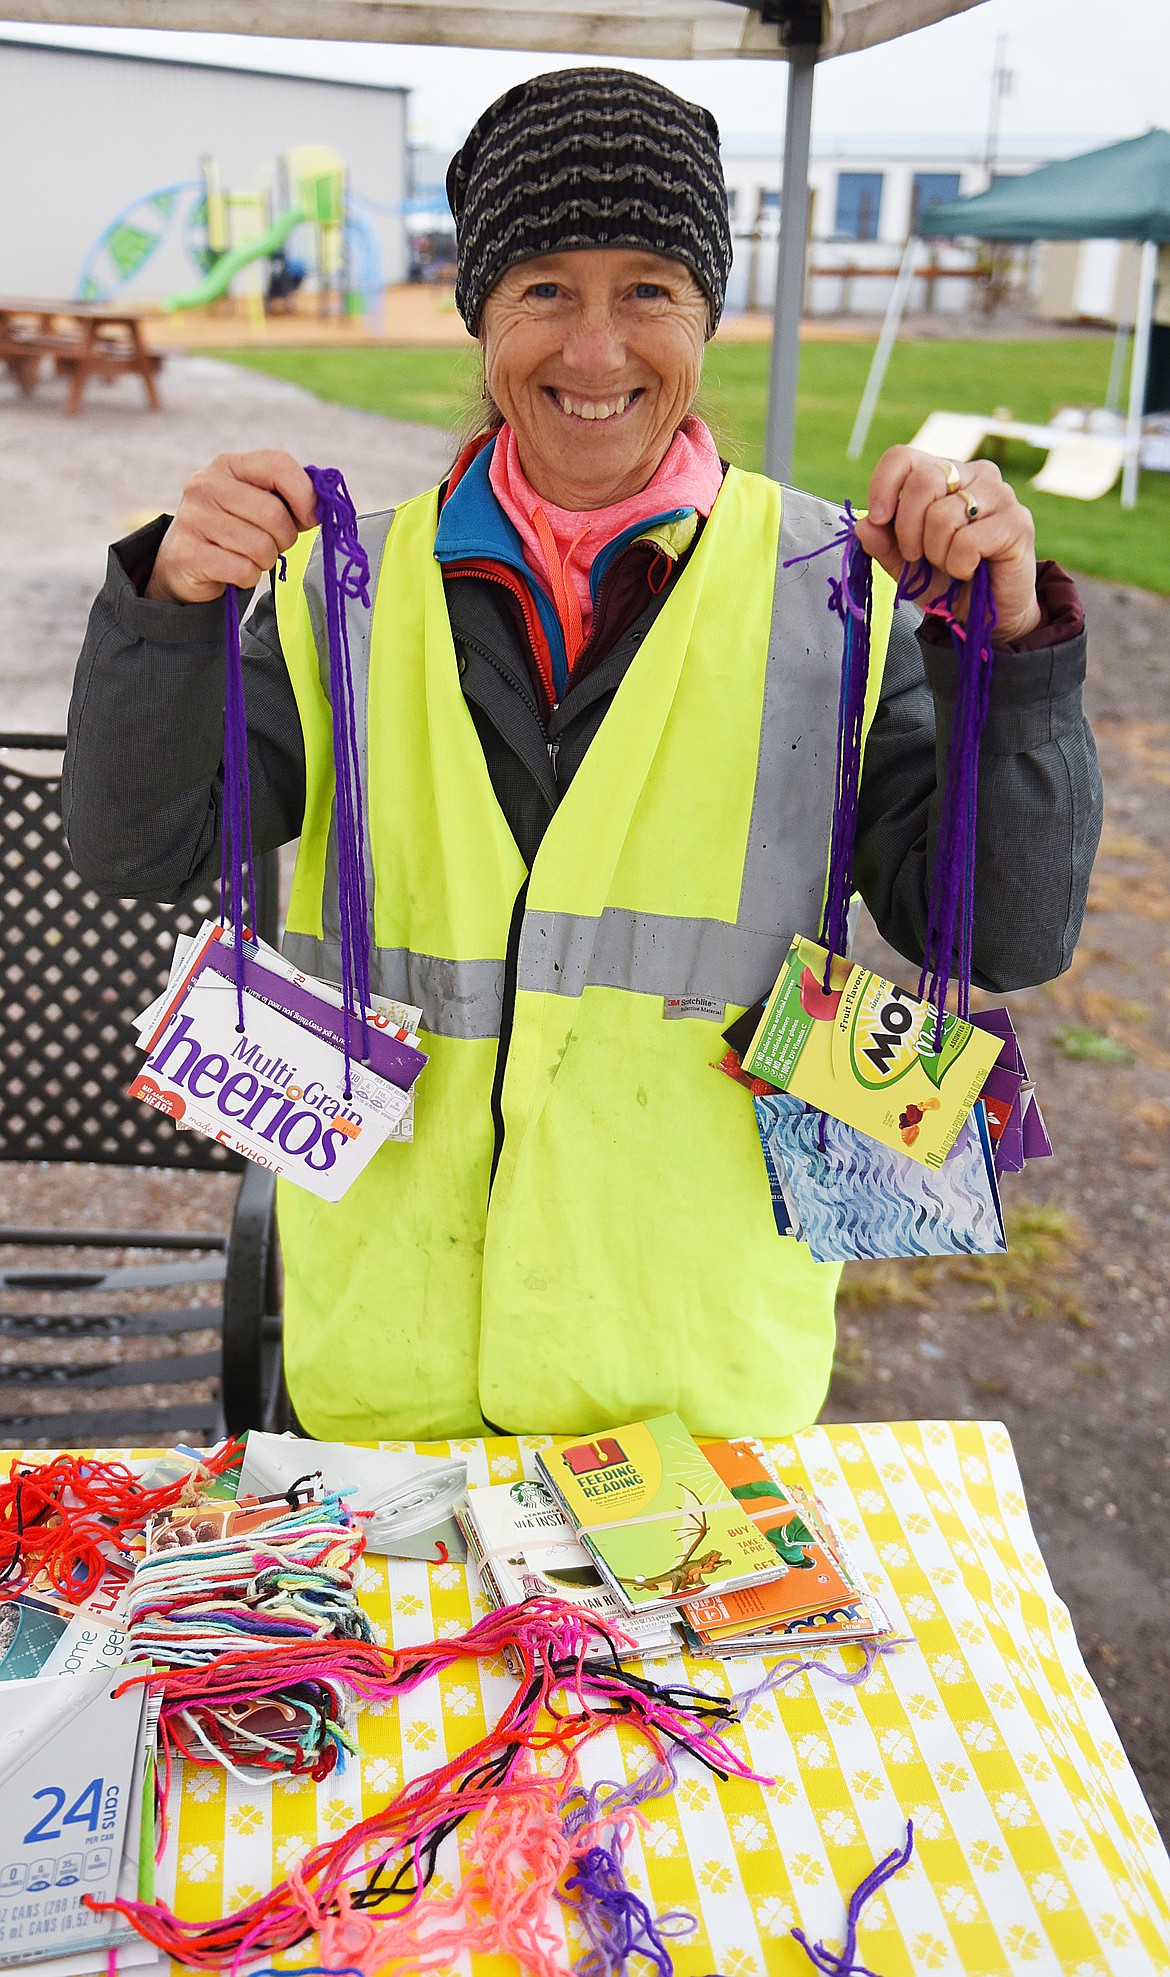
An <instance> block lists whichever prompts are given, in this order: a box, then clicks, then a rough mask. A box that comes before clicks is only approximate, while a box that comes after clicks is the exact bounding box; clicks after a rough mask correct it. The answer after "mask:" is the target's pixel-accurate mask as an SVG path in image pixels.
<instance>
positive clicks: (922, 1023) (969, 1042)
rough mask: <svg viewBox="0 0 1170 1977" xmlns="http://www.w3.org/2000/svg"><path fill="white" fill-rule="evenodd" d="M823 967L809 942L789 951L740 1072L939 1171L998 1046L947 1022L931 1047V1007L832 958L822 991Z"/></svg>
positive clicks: (822, 955)
mask: <svg viewBox="0 0 1170 1977" xmlns="http://www.w3.org/2000/svg"><path fill="white" fill-rule="evenodd" d="M828 960H829V956H828V953H827V952H826V950H825V949H824V948H823V947H819V946H818V945H817V944H816V942H815V941H811V940H802V939H800V938H797V939H796V940H794V941H793V943H792V946H791V947H790V948H789V950H788V953H787V955H786V956H785V960H784V965H783V967H782V968H781V970H780V974H779V976H778V978H777V982H776V986H775V988H774V989H773V990H772V993H771V995H770V996H769V998H768V1002H767V1005H766V1007H765V1009H764V1014H763V1016H762V1018H761V1020H760V1025H759V1028H758V1029H757V1031H756V1034H755V1036H754V1037H753V1039H752V1043H751V1047H750V1049H749V1050H748V1053H747V1055H746V1057H745V1058H744V1060H743V1068H744V1070H745V1071H747V1072H748V1073H749V1075H750V1076H752V1077H756V1078H763V1079H765V1080H766V1081H767V1083H768V1084H770V1085H775V1086H776V1087H777V1089H778V1090H780V1091H789V1092H791V1093H792V1094H793V1096H794V1097H796V1098H800V1099H803V1100H804V1102H805V1104H806V1105H815V1106H817V1107H818V1108H819V1109H820V1110H821V1111H822V1112H827V1113H829V1114H830V1116H831V1117H832V1118H834V1119H840V1120H842V1121H843V1122H844V1124H845V1125H847V1126H854V1127H856V1129H857V1130H858V1131H859V1132H862V1133H868V1134H869V1136H870V1138H871V1139H875V1140H879V1141H880V1142H881V1143H882V1145H883V1146H892V1147H895V1148H896V1149H897V1150H898V1151H899V1152H901V1153H908V1154H909V1155H910V1158H911V1159H912V1160H920V1161H922V1163H923V1164H924V1166H927V1167H940V1166H941V1165H942V1163H943V1161H944V1160H945V1159H946V1157H947V1154H948V1153H949V1152H950V1150H951V1148H952V1147H953V1146H954V1143H955V1140H956V1138H957V1137H958V1133H959V1129H960V1127H961V1126H962V1124H963V1121H964V1120H965V1119H966V1118H967V1117H968V1115H969V1113H970V1111H971V1107H972V1106H973V1105H974V1103H975V1101H976V1099H977V1098H978V1097H979V1094H980V1092H981V1091H982V1089H983V1086H984V1084H985V1083H986V1080H987V1075H988V1073H989V1072H990V1070H991V1068H992V1065H993V1064H994V1063H995V1061H996V1059H997V1057H998V1056H999V1053H1000V1051H1001V1050H1002V1048H1003V1040H1002V1039H1001V1038H999V1037H994V1036H989V1035H988V1034H987V1032H986V1031H985V1030H977V1029H975V1028H974V1026H973V1025H972V1024H970V1023H966V1022H964V1021H963V1020H962V1019H961V1018H960V1017H958V1016H951V1015H946V1016H944V1017H943V1025H942V1037H941V1039H939V1037H938V1017H937V1013H936V1011H935V1009H934V1006H933V1004H931V1003H929V1002H923V1001H921V1000H920V998H919V997H918V996H916V995H911V994H910V992H909V990H908V989H903V988H898V987H897V985H896V984H895V983H893V982H888V981H886V980H885V978H884V977H883V976H881V975H875V974H874V973H873V971H872V970H871V969H869V968H862V967H860V966H855V965H854V964H853V963H851V962H849V961H844V960H842V959H840V957H839V956H834V957H833V964H832V969H831V971H830V974H829V986H828V988H827V989H826V987H825V970H826V966H827V964H828ZM936 1044H937V1048H936Z"/></svg>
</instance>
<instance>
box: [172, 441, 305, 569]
mask: <svg viewBox="0 0 1170 1977" xmlns="http://www.w3.org/2000/svg"><path fill="white" fill-rule="evenodd" d="M316 525H317V497H316V494H315V493H314V491H313V483H312V481H311V480H310V479H309V476H308V474H307V473H306V472H305V470H304V468H303V467H302V466H300V465H299V463H298V462H297V461H296V460H294V459H293V457H292V454H291V453H279V452H276V451H272V450H268V449H264V450H261V451H258V452H256V453H219V454H217V455H216V457H215V459H214V460H213V461H212V462H211V465H210V466H209V467H202V468H200V470H199V472H198V473H197V474H193V475H192V477H191V479H190V480H189V481H188V482H187V485H186V487H185V488H184V489H183V499H182V501H181V502H180V503H179V512H178V514H177V515H176V516H175V519H174V521H173V522H172V523H171V525H170V528H169V529H168V530H167V532H166V534H165V535H164V537H163V539H162V542H161V543H160V545H159V551H158V555H157V556H156V557H155V561H154V569H153V570H152V571H151V575H150V581H149V583H148V584H147V586H146V595H147V597H153V598H157V599H159V600H160V601H162V602H164V603H168V604H206V603H207V602H208V601H209V600H210V599H211V598H215V597H222V596H223V593H224V591H225V590H226V588H227V586H228V584H234V585H235V586H236V588H237V589H238V590H251V589H253V588H254V586H255V585H256V584H258V583H259V582H260V579H261V578H262V577H263V576H264V574H265V572H266V571H268V570H271V569H272V567H273V565H274V564H275V562H276V559H277V557H278V556H281V555H283V554H284V552H285V550H287V549H291V548H292V546H293V543H294V542H295V541H296V539H297V537H298V535H300V533H301V531H302V530H303V529H311V528H315V527H316Z"/></svg>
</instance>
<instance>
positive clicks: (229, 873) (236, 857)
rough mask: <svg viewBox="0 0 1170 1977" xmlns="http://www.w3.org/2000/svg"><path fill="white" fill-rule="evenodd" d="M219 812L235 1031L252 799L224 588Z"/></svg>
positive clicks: (231, 599) (252, 911)
mask: <svg viewBox="0 0 1170 1977" xmlns="http://www.w3.org/2000/svg"><path fill="white" fill-rule="evenodd" d="M223 642H224V658H225V663H224V695H223V812H222V815H221V818H220V840H219V844H220V849H219V917H220V919H221V920H222V921H223V924H224V926H225V927H226V926H227V925H228V923H229V921H230V924H231V929H232V948H233V956H234V961H235V975H236V1028H237V1029H238V1030H241V1031H242V1030H243V1027H244V873H245V871H246V872H247V875H248V918H249V924H250V929H251V931H252V932H253V933H254V932H255V927H256V892H255V885H254V881H253V877H252V799H251V790H250V788H249V784H248V718H247V711H246V709H245V706H244V667H243V661H242V660H241V658H240V600H239V598H238V597H237V596H236V593H235V590H234V589H233V587H232V585H231V584H229V585H228V587H227V589H226V590H225V591H224V594H223Z"/></svg>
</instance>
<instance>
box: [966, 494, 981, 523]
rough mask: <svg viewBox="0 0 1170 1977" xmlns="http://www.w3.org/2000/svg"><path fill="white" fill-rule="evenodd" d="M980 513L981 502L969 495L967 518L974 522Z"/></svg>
mask: <svg viewBox="0 0 1170 1977" xmlns="http://www.w3.org/2000/svg"><path fill="white" fill-rule="evenodd" d="M978 513H979V503H978V502H977V501H975V500H973V499H972V497H971V496H970V495H968V497H967V520H968V521H969V522H973V521H974V520H975V517H976V516H977V515H978Z"/></svg>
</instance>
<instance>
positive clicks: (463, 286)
mask: <svg viewBox="0 0 1170 1977" xmlns="http://www.w3.org/2000/svg"><path fill="white" fill-rule="evenodd" d="M447 198H448V200H449V201H450V205H451V211H452V213H453V214H454V215H455V231H456V237H457V241H458V271H457V273H456V277H455V301H456V304H457V306H458V309H459V313H460V315H461V316H462V317H463V320H464V322H465V323H466V324H467V327H468V329H469V330H470V331H471V332H472V334H473V335H476V334H478V331H479V320H480V314H481V312H482V309H483V305H484V301H485V299H486V297H487V295H488V293H489V292H490V290H491V289H492V288H493V286H494V285H495V283H496V282H497V281H498V280H499V278H500V276H501V275H502V274H504V273H505V272H506V270H507V269H508V268H514V267H515V266H516V265H517V263H518V262H520V261H530V260H532V259H533V258H534V257H535V256H536V255H538V254H559V253H564V252H566V251H567V250H569V249H573V248H583V247H641V248H643V249H645V250H646V251H647V252H648V253H651V254H663V255H665V256H666V257H667V258H668V259H669V260H672V261H682V262H684V263H685V264H686V266H687V267H688V268H690V269H691V270H692V272H693V273H694V274H695V275H696V276H697V277H698V279H699V281H700V282H701V284H702V286H703V288H704V289H705V291H706V295H707V301H708V305H709V312H710V332H711V334H712V335H713V334H714V332H715V327H716V325H717V323H718V321H719V317H720V315H721V313H722V310H723V298H724V294H725V292H726V289H727V277H728V275H729V273H730V271H731V226H730V222H729V220H728V216H727V192H726V189H725V186H724V179H723V169H722V166H721V164H720V161H719V126H718V124H717V123H716V122H715V119H714V117H713V116H712V115H711V113H710V111H709V110H704V109H702V108H701V107H700V105H699V104H697V103H687V102H685V101H684V99H683V98H682V97H681V96H676V95H675V94H674V91H673V90H671V89H664V88H663V86H662V84H661V83H658V82H652V81H651V80H650V78H649V76H643V75H632V74H630V73H629V72H628V71H626V70H624V69H554V70H553V71H552V72H551V73H550V74H549V75H543V76H535V77H534V78H533V79H532V80H531V81H530V82H522V83H518V84H517V85H516V87H515V88H514V89H509V90H507V91H506V92H505V94H504V95H503V96H501V97H499V98H497V100H496V102H494V103H493V104H492V105H491V106H490V108H489V109H487V110H485V111H484V113H483V115H482V117H480V119H479V121H478V123H477V124H476V125H475V127H474V129H473V130H472V131H471V133H470V135H469V136H468V138H467V141H466V143H465V144H464V146H463V148H462V150H461V151H457V152H456V154H455V156H454V158H452V160H451V164H450V168H449V170H448V172H447Z"/></svg>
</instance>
